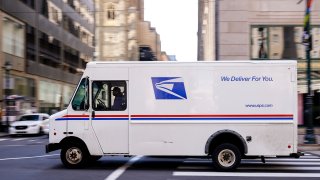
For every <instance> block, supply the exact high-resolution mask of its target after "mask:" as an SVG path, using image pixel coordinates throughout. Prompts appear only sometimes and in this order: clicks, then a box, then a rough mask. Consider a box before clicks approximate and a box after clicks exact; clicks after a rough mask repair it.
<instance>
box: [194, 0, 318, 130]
mask: <svg viewBox="0 0 320 180" xmlns="http://www.w3.org/2000/svg"><path fill="white" fill-rule="evenodd" d="M305 10H306V1H298V0H277V1H270V0H241V1H236V0H210V1H208V0H199V23H198V58H199V60H203V61H211V60H217V61H220V60H247V59H251V60H288V59H291V60H297V62H298V91H299V92H298V93H299V97H298V100H299V108H298V112H299V124H300V125H305V123H306V121H305V120H306V117H305V115H306V113H305V111H306V106H305V98H306V94H307V82H306V79H307V78H306V70H307V60H306V55H305V46H304V45H303V44H302V33H303V25H304V15H305ZM312 12H314V13H312ZM319 12H320V2H319V1H313V4H312V10H311V26H312V30H311V33H312V42H313V48H312V51H311V77H312V86H311V88H312V91H313V92H314V107H313V109H314V115H313V117H314V122H313V124H314V125H316V126H319V125H320V61H319V60H320V16H319Z"/></svg>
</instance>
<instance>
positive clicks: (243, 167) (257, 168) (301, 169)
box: [178, 166, 320, 171]
mask: <svg viewBox="0 0 320 180" xmlns="http://www.w3.org/2000/svg"><path fill="white" fill-rule="evenodd" d="M178 169H179V170H214V169H213V167H211V166H179V167H178ZM237 169H239V170H291V171H319V170H320V167H318V166H316V167H304V166H280V167H279V166H269V167H265V166H255V167H247V166H240V167H238V168H237Z"/></svg>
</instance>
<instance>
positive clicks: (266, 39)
mask: <svg viewBox="0 0 320 180" xmlns="http://www.w3.org/2000/svg"><path fill="white" fill-rule="evenodd" d="M310 33H311V34H312V51H311V58H312V59H320V27H316V26H314V27H312V29H311V31H310ZM302 34H303V27H302V26H290V25H287V26H260V27H259V26H253V27H251V59H302V60H304V59H305V57H306V56H305V46H304V45H303V44H302Z"/></svg>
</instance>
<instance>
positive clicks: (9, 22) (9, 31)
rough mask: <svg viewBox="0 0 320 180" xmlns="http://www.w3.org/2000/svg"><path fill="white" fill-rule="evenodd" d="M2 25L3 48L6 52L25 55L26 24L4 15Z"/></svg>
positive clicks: (19, 55) (20, 55)
mask: <svg viewBox="0 0 320 180" xmlns="http://www.w3.org/2000/svg"><path fill="white" fill-rule="evenodd" d="M2 21H3V23H2V24H3V26H2V50H3V52H5V53H8V54H11V55H15V56H18V57H22V58H23V57H24V53H25V46H24V42H25V34H24V25H23V24H21V23H18V22H16V21H14V20H13V19H11V18H8V17H4V18H3V20H2Z"/></svg>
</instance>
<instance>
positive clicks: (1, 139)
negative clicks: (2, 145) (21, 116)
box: [0, 139, 8, 142]
mask: <svg viewBox="0 0 320 180" xmlns="http://www.w3.org/2000/svg"><path fill="white" fill-rule="evenodd" d="M6 140H8V139H0V142H1V141H6Z"/></svg>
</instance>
